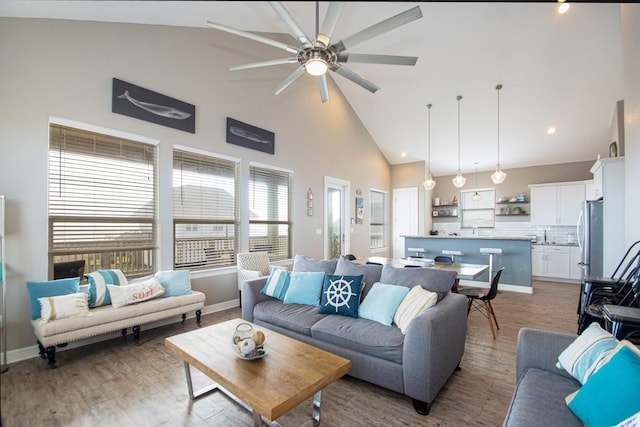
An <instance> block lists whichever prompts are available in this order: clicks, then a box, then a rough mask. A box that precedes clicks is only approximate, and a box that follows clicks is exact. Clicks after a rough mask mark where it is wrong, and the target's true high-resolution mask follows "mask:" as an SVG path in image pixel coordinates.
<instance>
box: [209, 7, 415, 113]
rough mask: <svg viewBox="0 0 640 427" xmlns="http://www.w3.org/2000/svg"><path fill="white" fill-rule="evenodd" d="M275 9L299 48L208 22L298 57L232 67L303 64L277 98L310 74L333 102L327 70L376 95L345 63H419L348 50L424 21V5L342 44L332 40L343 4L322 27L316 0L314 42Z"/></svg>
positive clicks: (332, 9) (281, 10)
mask: <svg viewBox="0 0 640 427" xmlns="http://www.w3.org/2000/svg"><path fill="white" fill-rule="evenodd" d="M269 3H270V4H271V7H273V9H274V10H275V11H276V13H277V14H278V16H280V19H282V20H283V21H284V22H285V24H287V26H288V27H289V30H290V31H291V33H292V35H293V36H294V37H295V38H296V39H297V40H298V42H300V46H299V47H294V46H289V45H288V44H286V43H281V42H279V41H276V40H272V39H269V38H266V37H263V36H260V35H257V34H253V33H250V32H247V31H242V30H238V29H235V28H231V27H227V26H225V25H222V24H217V23H215V22H211V21H207V25H208V26H209V27H211V28H215V29H218V30H221V31H225V32H228V33H231V34H235V35H237V36H241V37H245V38H248V39H250V40H254V41H257V42H260V43H264V44H267V45H270V46H273V47H277V48H279V49H282V50H285V51H287V52H289V53H291V54H294V55H296V56H294V57H289V58H284V59H274V60H270V61H262V62H254V63H251V64H245V65H238V66H234V67H231V68H229V70H230V71H237V70H247V69H252V68H260V67H269V66H273V65H283V64H296V63H297V64H299V67H298V68H297V69H296V70H295V71H294V72H293V73H292V74H291V75H290V76H289V77H287V78H286V79H285V80H284V81H283V82H282V83H281V84H280V86H279V87H278V88H277V89H276V91H275V95H279V94H280V93H282V91H283V90H285V89H286V88H287V87H288V86H289V85H290V84H291V83H293V82H294V81H295V80H296V79H298V78H299V77H300V76H301V75H303V74H304V72H305V71H306V72H307V73H308V74H311V75H312V76H316V79H317V81H318V88H319V90H320V98H321V99H322V102H327V101H328V100H329V89H328V87H327V78H326V72H327V70H331V71H333V72H335V73H337V74H340V75H341V76H343V77H345V78H347V79H348V80H351V81H352V82H354V83H356V84H358V85H360V86H362V87H363V88H365V89H367V90H368V91H370V92H371V93H375V92H376V91H377V90H378V89H380V88H379V87H378V86H376V85H375V84H374V83H372V82H370V81H369V80H367V79H365V78H364V77H362V76H360V75H358V74H357V73H355V72H353V71H351V70H349V69H348V68H347V67H345V66H344V65H342V64H343V63H347V62H352V63H369V64H389V65H415V64H416V61H417V60H418V58H417V57H413V56H397V55H374V54H363V53H347V49H350V48H351V47H353V46H355V45H357V44H359V43H362V42H365V41H367V40H370V39H372V38H374V37H377V36H379V35H381V34H384V33H386V32H388V31H391V30H393V29H395V28H398V27H400V26H402V25H405V24H408V23H409V22H412V21H415V20H416V19H420V18H422V11H421V10H420V6H415V7H413V8H411V9H409V10H407V11H405V12H402V13H399V14H397V15H395V16H392V17H391V18H388V19H385V20H384V21H380V22H378V23H377V24H374V25H372V26H370V27H367V28H365V29H363V30H361V31H359V32H357V33H355V34H353V35H351V36H349V37H346V38H344V39H342V40H340V41H338V42H335V43H332V41H331V37H332V35H333V31H334V29H335V27H336V24H337V23H338V19H339V18H340V15H341V14H342V8H343V6H344V3H343V2H331V3H329V7H328V8H327V13H326V15H325V17H324V20H323V22H322V27H320V26H319V18H318V15H319V3H318V2H317V1H316V37H315V39H313V40H312V39H310V38H309V37H307V36H306V35H305V33H304V32H303V31H302V29H301V28H300V26H299V25H298V23H297V22H296V21H295V19H294V18H293V16H291V14H290V13H289V11H288V10H287V9H286V8H285V7H284V6H283V5H282V3H281V2H269Z"/></svg>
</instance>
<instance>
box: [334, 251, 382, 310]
mask: <svg viewBox="0 0 640 427" xmlns="http://www.w3.org/2000/svg"><path fill="white" fill-rule="evenodd" d="M334 274H336V275H338V274H339V275H345V276H360V275H362V276H363V278H362V285H363V289H362V295H361V296H360V299H361V300H362V299H364V298H365V297H366V296H367V294H368V293H369V290H370V289H371V287H372V286H373V284H374V283H376V282H379V281H380V275H381V274H382V266H381V265H374V264H355V263H353V262H351V261H349V260H348V259H347V258H346V257H345V256H344V255H340V258H338V264H337V265H336V271H335V273H334Z"/></svg>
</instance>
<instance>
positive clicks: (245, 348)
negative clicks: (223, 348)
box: [240, 338, 256, 356]
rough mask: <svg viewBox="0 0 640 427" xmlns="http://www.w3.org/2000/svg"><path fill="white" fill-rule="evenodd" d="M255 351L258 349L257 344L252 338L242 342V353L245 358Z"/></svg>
mask: <svg viewBox="0 0 640 427" xmlns="http://www.w3.org/2000/svg"><path fill="white" fill-rule="evenodd" d="M255 349H256V343H255V342H254V341H253V340H252V339H251V338H247V339H245V340H242V341H240V351H241V352H242V354H244V355H245V356H248V355H250V354H251V352H252V351H253V350H255Z"/></svg>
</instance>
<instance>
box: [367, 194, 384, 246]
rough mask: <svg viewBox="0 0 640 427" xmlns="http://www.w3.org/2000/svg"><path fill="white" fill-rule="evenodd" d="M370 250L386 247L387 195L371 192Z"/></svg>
mask: <svg viewBox="0 0 640 427" xmlns="http://www.w3.org/2000/svg"><path fill="white" fill-rule="evenodd" d="M369 198H370V203H371V220H370V231H369V234H370V248H371V249H379V248H385V247H387V215H386V212H387V194H386V193H385V192H383V191H376V190H371V193H370V197H369Z"/></svg>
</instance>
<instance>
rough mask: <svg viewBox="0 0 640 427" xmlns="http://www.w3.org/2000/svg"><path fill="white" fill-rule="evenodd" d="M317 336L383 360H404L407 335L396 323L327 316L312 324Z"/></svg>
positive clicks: (313, 331)
mask: <svg viewBox="0 0 640 427" xmlns="http://www.w3.org/2000/svg"><path fill="white" fill-rule="evenodd" d="M311 336H312V337H313V338H314V339H318V340H321V341H325V342H328V343H331V344H335V345H338V346H340V347H343V348H347V349H350V350H354V351H357V352H360V353H365V354H369V355H371V356H374V357H379V358H381V359H385V360H390V361H392V362H395V363H402V346H403V344H404V335H403V334H402V332H401V331H400V329H398V328H396V327H395V326H392V327H389V326H384V325H382V324H380V323H378V322H375V321H373V320H368V319H354V318H351V317H346V316H327V317H325V318H324V319H322V320H319V321H318V322H316V323H315V324H314V325H313V326H312V327H311Z"/></svg>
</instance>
